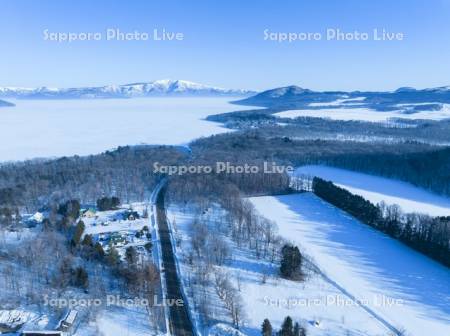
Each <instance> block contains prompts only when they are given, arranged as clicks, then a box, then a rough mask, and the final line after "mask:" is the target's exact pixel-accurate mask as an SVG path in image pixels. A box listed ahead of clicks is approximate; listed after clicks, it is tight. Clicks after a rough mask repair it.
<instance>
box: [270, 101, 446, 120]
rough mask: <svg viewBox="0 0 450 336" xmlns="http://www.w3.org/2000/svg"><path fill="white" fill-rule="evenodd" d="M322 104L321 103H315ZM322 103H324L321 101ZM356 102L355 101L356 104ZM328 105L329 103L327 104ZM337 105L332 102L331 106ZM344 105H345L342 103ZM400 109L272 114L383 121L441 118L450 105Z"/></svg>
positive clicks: (315, 110)
mask: <svg viewBox="0 0 450 336" xmlns="http://www.w3.org/2000/svg"><path fill="white" fill-rule="evenodd" d="M316 104H322V103H316ZM323 104H324V103H323ZM356 104H357V103H355V105H356ZM327 105H328V106H330V104H327ZM335 105H336V106H339V105H340V104H337V103H334V104H333V105H331V106H335ZM344 106H345V105H344ZM402 112H403V111H402V110H398V111H389V112H380V111H375V110H372V109H370V108H366V107H355V108H350V107H342V108H323V109H304V110H287V111H283V112H279V113H275V114H274V115H275V116H277V117H281V118H292V119H293V118H297V117H315V118H329V119H333V120H361V121H373V122H383V121H388V120H390V119H394V118H403V119H410V120H411V119H430V120H442V119H448V118H450V105H449V104H443V106H442V109H441V110H440V111H419V112H416V113H402Z"/></svg>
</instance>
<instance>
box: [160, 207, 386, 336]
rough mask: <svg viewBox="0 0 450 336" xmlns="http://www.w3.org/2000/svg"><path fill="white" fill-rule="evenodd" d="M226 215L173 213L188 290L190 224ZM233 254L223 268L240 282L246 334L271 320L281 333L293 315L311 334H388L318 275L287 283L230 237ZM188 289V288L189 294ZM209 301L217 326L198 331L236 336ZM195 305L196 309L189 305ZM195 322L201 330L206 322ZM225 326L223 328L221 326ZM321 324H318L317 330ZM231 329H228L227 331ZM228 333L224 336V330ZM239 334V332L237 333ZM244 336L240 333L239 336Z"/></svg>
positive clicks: (254, 335) (271, 266)
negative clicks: (287, 320)
mask: <svg viewBox="0 0 450 336" xmlns="http://www.w3.org/2000/svg"><path fill="white" fill-rule="evenodd" d="M222 216H223V212H220V211H214V210H211V209H209V211H208V212H207V213H206V214H204V215H201V216H200V217H198V215H197V216H196V215H194V212H192V211H191V209H187V210H185V211H182V210H180V209H179V208H171V209H170V210H169V212H168V218H169V220H171V221H172V222H173V223H175V222H176V228H177V233H176V234H175V236H176V237H177V240H178V241H179V244H177V245H178V246H177V253H178V257H179V262H180V264H181V267H180V269H181V274H182V278H183V282H184V285H185V286H186V287H188V284H189V283H190V282H192V280H191V281H190V280H189V278H190V275H191V274H192V270H191V268H190V266H189V263H188V260H189V258H188V256H189V253H190V251H191V250H192V247H191V244H190V240H189V237H190V236H191V234H190V231H189V225H190V223H191V222H192V221H193V220H194V218H202V217H203V219H205V220H207V221H208V222H209V223H210V224H211V226H214V225H215V224H214V222H215V221H218V222H219V223H220V220H221V217H222ZM225 239H226V241H227V242H228V244H229V245H230V248H231V250H232V253H233V256H232V257H231V258H230V259H231V260H229V261H228V262H227V263H226V264H225V265H223V266H221V269H222V270H223V271H225V272H226V273H228V274H230V275H231V279H232V280H233V282H234V284H235V286H237V285H236V284H237V283H238V282H239V285H238V286H239V287H240V291H239V293H240V295H241V296H242V299H243V304H244V308H245V315H246V318H245V321H246V322H245V326H244V328H242V330H241V332H243V334H244V335H251V336H257V335H260V334H261V324H262V322H263V320H264V319H265V318H269V319H270V322H271V324H272V326H273V327H274V330H279V328H280V326H281V324H282V322H283V320H284V318H285V317H286V316H288V315H289V316H291V317H292V319H293V320H294V321H297V322H299V323H300V324H301V325H302V326H304V327H306V329H307V334H308V335H312V336H315V335H333V336H345V335H366V336H367V335H387V334H388V330H387V329H386V328H385V327H384V326H383V325H382V324H381V323H380V322H379V321H377V320H376V319H375V318H374V317H372V316H371V315H369V314H368V313H367V312H365V311H364V310H363V309H362V308H361V307H359V306H358V305H356V304H355V303H351V302H348V301H349V299H348V297H347V296H346V295H344V294H343V293H342V292H341V291H339V290H338V289H337V288H336V287H334V286H332V285H331V284H330V283H328V282H326V281H325V280H324V279H323V278H322V277H320V276H318V275H312V276H311V277H309V278H308V279H307V280H306V281H305V282H297V281H289V280H284V279H281V278H280V277H279V276H278V268H277V266H276V265H275V264H271V263H270V262H268V261H265V260H261V259H257V258H256V257H255V256H254V254H253V253H252V252H250V251H249V250H248V249H246V248H240V247H238V246H237V245H236V244H235V243H233V242H232V241H231V240H230V239H229V238H225ZM189 291H190V289H187V292H188V293H189ZM211 291H212V293H213V294H212V297H211V299H210V300H209V301H210V302H213V303H212V306H213V308H211V310H212V311H213V318H214V319H215V321H217V322H219V325H213V326H211V328H210V329H209V332H208V331H206V330H208V329H207V328H206V327H205V326H204V325H203V326H201V327H200V328H199V329H200V330H205V331H204V332H203V333H202V334H204V335H210V336H213V335H214V336H216V335H235V333H234V332H235V331H234V330H233V329H232V328H231V327H230V326H229V324H224V323H230V321H229V317H228V318H227V313H226V311H224V309H223V308H222V309H221V308H220V306H221V301H220V300H219V298H218V297H215V296H214V290H211ZM191 306H192V305H191ZM196 316H197V318H196V319H197V321H198V322H200V325H202V321H199V317H198V315H196ZM220 322H222V323H220ZM315 322H318V325H315ZM227 325H228V328H227V327H226V326H227ZM227 329H229V330H230V331H228V332H227V331H226V330H227ZM224 330H225V331H224ZM236 334H238V333H236ZM238 335H242V334H240V333H239V334H238Z"/></svg>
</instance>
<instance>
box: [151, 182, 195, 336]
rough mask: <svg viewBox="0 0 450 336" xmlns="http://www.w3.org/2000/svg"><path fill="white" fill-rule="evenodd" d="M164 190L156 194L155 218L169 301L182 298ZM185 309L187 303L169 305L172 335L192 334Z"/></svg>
mask: <svg viewBox="0 0 450 336" xmlns="http://www.w3.org/2000/svg"><path fill="white" fill-rule="evenodd" d="M164 192H165V189H164V188H163V189H162V190H161V191H160V192H159V194H158V198H157V201H156V219H157V222H158V233H159V237H160V241H161V250H162V264H163V267H164V274H165V279H166V290H167V295H166V299H167V300H168V301H169V302H173V301H172V300H177V299H182V300H183V296H182V294H181V283H180V279H179V278H178V274H177V267H176V264H175V257H174V255H173V248H172V241H171V239H170V231H169V226H168V223H167V216H166V210H165V208H164ZM187 309H188V307H187V305H183V306H177V305H171V306H170V307H169V315H170V328H171V333H172V335H175V336H185V335H189V336H193V335H194V332H193V330H194V328H193V325H192V321H191V320H190V318H189V314H188V311H187Z"/></svg>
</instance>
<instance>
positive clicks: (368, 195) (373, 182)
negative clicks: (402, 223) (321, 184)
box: [295, 165, 450, 216]
mask: <svg viewBox="0 0 450 336" xmlns="http://www.w3.org/2000/svg"><path fill="white" fill-rule="evenodd" d="M295 172H296V174H305V175H311V176H318V177H320V178H323V179H324V180H328V181H332V182H334V183H335V184H336V185H338V186H340V187H342V188H345V189H347V190H348V191H350V192H351V193H353V194H357V195H360V196H362V197H364V198H365V199H367V200H369V201H371V202H372V203H374V204H377V203H379V202H381V201H384V202H385V203H386V204H389V205H390V204H397V205H399V206H400V207H401V208H402V209H403V211H404V212H420V213H425V214H429V215H431V216H450V199H449V198H446V197H443V196H440V195H437V194H434V193H432V192H429V191H427V190H424V189H422V188H419V187H416V186H414V185H412V184H410V183H407V182H402V181H398V180H393V179H388V178H384V177H379V176H374V175H368V174H363V173H358V172H354V171H351V170H346V169H340V168H334V167H328V166H317V165H309V166H302V167H299V168H297V169H296V171H295Z"/></svg>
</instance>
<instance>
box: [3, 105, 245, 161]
mask: <svg viewBox="0 0 450 336" xmlns="http://www.w3.org/2000/svg"><path fill="white" fill-rule="evenodd" d="M236 99H237V98H232V97H221V98H205V97H201V98H199V97H195V98H194V97H192V98H191V97H189V98H173V97H170V98H167V97H166V98H133V99H97V100H94V99H93V100H11V99H10V100H9V101H11V102H13V103H14V104H16V106H14V107H3V108H1V109H0V143H1V144H2V146H1V147H0V161H11V160H24V159H31V158H36V157H58V156H64V155H74V154H78V155H87V154H96V153H100V152H102V151H105V150H108V149H113V148H116V147H118V146H124V145H137V144H167V145H183V144H186V143H188V142H189V141H191V140H193V139H195V138H199V137H202V136H209V135H212V134H217V133H223V132H227V131H229V130H227V129H225V128H223V127H221V125H220V124H217V123H213V122H209V121H206V120H203V119H204V118H205V117H206V116H208V115H211V114H219V113H223V112H231V111H235V110H243V109H246V108H247V109H251V108H252V107H242V106H236V105H232V104H230V103H229V101H232V100H236Z"/></svg>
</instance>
